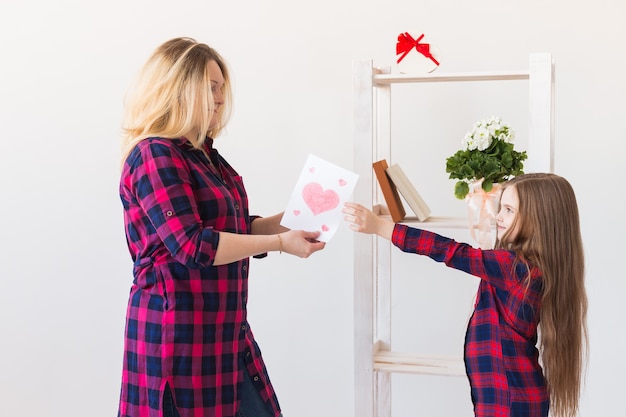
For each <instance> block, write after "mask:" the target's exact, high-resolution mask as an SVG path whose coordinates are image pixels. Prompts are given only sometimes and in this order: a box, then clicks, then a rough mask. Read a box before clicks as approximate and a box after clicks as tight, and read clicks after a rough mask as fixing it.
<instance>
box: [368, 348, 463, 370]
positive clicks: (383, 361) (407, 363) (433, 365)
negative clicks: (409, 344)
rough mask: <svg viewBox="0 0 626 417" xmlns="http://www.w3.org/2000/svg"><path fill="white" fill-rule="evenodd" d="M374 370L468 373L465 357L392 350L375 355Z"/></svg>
mask: <svg viewBox="0 0 626 417" xmlns="http://www.w3.org/2000/svg"><path fill="white" fill-rule="evenodd" d="M374 370H375V371H378V372H390V373H404V374H427V375H447V376H465V375H466V374H465V365H464V363H463V358H460V357H455V356H436V355H417V354H414V353H405V352H391V351H379V352H377V353H376V354H375V355H374Z"/></svg>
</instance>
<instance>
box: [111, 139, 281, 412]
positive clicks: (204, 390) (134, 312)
mask: <svg viewBox="0 0 626 417" xmlns="http://www.w3.org/2000/svg"><path fill="white" fill-rule="evenodd" d="M212 145H213V141H212V140H211V139H208V140H207V143H206V145H205V150H206V152H207V154H209V155H210V158H211V160H212V161H213V163H211V162H210V161H209V160H208V159H207V157H206V156H205V154H204V153H203V152H202V151H199V150H196V149H194V148H193V147H192V146H191V144H190V143H189V142H188V141H187V140H186V139H184V138H181V139H163V138H149V139H145V140H143V141H141V142H140V143H139V144H138V145H137V146H136V147H135V149H134V150H133V151H132V152H131V154H130V155H129V157H128V158H127V160H126V163H125V165H124V168H123V172H122V175H121V181H120V196H121V199H122V203H123V206H124V223H125V228H126V238H127V242H128V248H129V250H130V254H131V257H132V260H133V261H134V268H133V275H134V280H133V285H132V287H131V290H130V297H129V303H128V310H127V322H126V333H125V344H124V364H123V374H122V388H121V396H120V405H119V412H118V415H119V416H120V417H158V416H160V415H161V411H160V410H161V405H162V401H163V399H162V398H163V397H162V396H163V391H164V388H165V385H166V384H169V386H170V388H171V391H172V396H173V399H174V403H175V405H176V406H177V408H178V411H179V412H180V415H181V417H198V416H215V417H234V416H235V414H236V412H237V407H238V402H239V401H238V385H239V384H240V383H241V382H242V381H243V372H244V370H243V369H242V367H241V366H240V363H242V362H240V359H242V358H243V361H244V363H245V364H246V365H245V366H246V368H247V371H248V372H249V374H250V376H251V379H252V381H254V384H255V386H256V387H257V389H258V391H259V392H260V394H261V397H262V398H263V400H264V401H265V403H266V404H267V406H268V407H269V409H270V410H272V412H273V414H274V415H275V416H279V415H280V407H279V404H278V400H277V398H276V394H275V392H274V389H273V387H272V385H271V383H270V380H269V377H268V374H267V370H266V368H265V364H264V362H263V359H262V357H261V352H260V350H259V347H258V345H257V344H256V342H255V340H254V336H253V334H252V331H251V330H250V326H249V324H248V321H247V318H246V301H247V296H248V266H249V259H247V258H246V259H242V260H240V261H238V262H233V263H230V264H227V265H220V266H214V265H213V260H214V259H215V253H216V250H217V245H218V242H219V233H218V232H220V231H224V232H232V233H240V234H249V233H250V229H251V221H252V220H253V219H251V218H250V216H249V213H248V200H247V195H246V191H245V189H244V185H243V182H242V179H241V177H240V176H239V175H237V172H235V170H234V169H233V168H232V167H231V166H230V165H229V164H228V163H227V162H226V161H225V160H224V159H223V158H222V157H221V156H220V155H219V154H218V152H217V150H215V149H214V148H213V146H212ZM216 167H217V168H216Z"/></svg>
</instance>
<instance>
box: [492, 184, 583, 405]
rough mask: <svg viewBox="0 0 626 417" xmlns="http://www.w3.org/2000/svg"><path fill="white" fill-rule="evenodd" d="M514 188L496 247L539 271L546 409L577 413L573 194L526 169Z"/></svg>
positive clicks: (578, 255)
mask: <svg viewBox="0 0 626 417" xmlns="http://www.w3.org/2000/svg"><path fill="white" fill-rule="evenodd" d="M506 187H515V189H516V190H517V195H518V199H519V207H518V213H517V216H516V218H515V221H514V225H513V226H512V227H511V229H513V230H516V231H517V233H516V236H515V237H514V238H510V237H509V236H510V235H509V236H507V235H505V236H503V237H502V241H497V242H496V247H506V248H508V249H512V250H514V251H516V252H517V254H518V255H519V256H520V258H522V259H526V260H528V261H529V262H530V263H532V264H534V265H536V266H537V267H539V268H540V269H541V271H542V272H543V295H542V303H541V310H540V312H539V317H540V319H539V335H540V337H539V348H540V352H541V361H542V364H543V368H544V373H545V377H546V380H547V382H548V387H549V390H550V409H551V412H552V414H553V415H555V416H558V417H571V416H575V415H576V414H577V413H578V403H579V399H580V391H581V385H582V380H583V375H584V366H585V363H586V358H587V348H588V333H587V294H586V291H585V283H584V275H585V261H584V252H583V244H582V237H581V232H580V221H579V214H578V206H577V203H576V196H575V194H574V190H573V189H572V186H571V185H570V183H569V182H568V181H567V180H566V179H564V178H563V177H560V176H558V175H555V174H540V173H532V174H524V175H520V176H518V177H515V178H513V179H512V180H510V181H508V182H507V183H505V184H504V188H506Z"/></svg>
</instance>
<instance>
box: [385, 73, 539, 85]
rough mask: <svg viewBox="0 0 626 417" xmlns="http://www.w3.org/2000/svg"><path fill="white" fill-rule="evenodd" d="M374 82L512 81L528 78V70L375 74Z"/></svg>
mask: <svg viewBox="0 0 626 417" xmlns="http://www.w3.org/2000/svg"><path fill="white" fill-rule="evenodd" d="M373 77H374V84H376V85H385V84H398V83H420V82H422V83H432V82H458V81H511V80H528V79H529V72H528V71H506V72H477V73H457V74H441V73H440V74H436V73H429V74H374V76H373Z"/></svg>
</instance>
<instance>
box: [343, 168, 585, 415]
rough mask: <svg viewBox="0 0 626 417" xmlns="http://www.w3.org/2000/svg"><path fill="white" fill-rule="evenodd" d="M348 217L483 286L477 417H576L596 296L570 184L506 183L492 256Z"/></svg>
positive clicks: (357, 210)
mask: <svg viewBox="0 0 626 417" xmlns="http://www.w3.org/2000/svg"><path fill="white" fill-rule="evenodd" d="M343 212H344V214H346V217H345V219H346V220H347V221H348V222H349V223H350V228H351V229H352V230H355V231H357V232H362V233H368V234H377V235H378V236H380V237H382V238H385V239H388V240H391V242H392V243H393V244H394V245H396V246H397V247H398V248H400V249H401V250H402V251H405V252H411V253H416V254H420V255H426V256H429V257H430V258H432V259H434V260H435V261H437V262H443V263H445V264H446V265H447V266H449V267H452V268H456V269H460V270H462V271H465V272H467V273H470V274H472V275H475V276H477V277H479V278H480V279H481V281H480V284H479V287H478V295H477V300H476V305H475V308H474V313H473V315H472V318H471V319H470V322H469V325H468V329H467V334H466V337H465V368H466V371H467V376H468V378H469V383H470V387H471V395H472V402H473V403H474V413H475V415H476V416H478V417H487V416H507V417H508V416H511V417H546V416H547V415H548V408H549V407H550V408H551V411H552V414H553V415H554V416H556V417H572V416H575V415H576V414H577V412H578V401H579V397H580V386H581V379H582V377H581V375H582V370H583V363H584V358H585V349H586V346H587V327H586V315H587V296H586V292H585V286H584V259H583V247H582V239H581V234H580V225H579V217H578V208H577V204H576V198H575V195H574V191H573V189H572V187H571V186H570V184H569V182H567V180H565V179H564V178H562V177H560V176H557V175H554V174H525V175H520V176H518V177H516V178H514V179H512V180H510V181H508V182H507V183H505V184H504V187H503V191H502V196H501V200H500V211H499V213H498V215H497V216H496V222H497V239H496V244H495V249H493V250H482V249H475V248H473V247H471V246H469V245H467V244H463V243H458V242H456V241H454V240H452V239H448V238H445V237H443V236H440V235H438V234H435V233H432V232H428V231H425V230H421V229H416V228H411V227H408V226H406V225H402V224H394V223H392V222H391V221H389V220H386V219H384V218H381V217H378V216H376V215H375V214H374V213H373V212H372V211H370V210H368V209H366V208H364V207H363V206H361V205H359V204H355V203H346V205H345V208H344V209H343ZM540 323H541V324H540ZM539 324H540V325H539ZM538 330H540V332H538ZM538 333H540V336H541V337H540V338H539V350H538V349H537V347H536V345H537V341H538ZM540 362H541V365H540ZM542 366H543V371H542Z"/></svg>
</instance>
